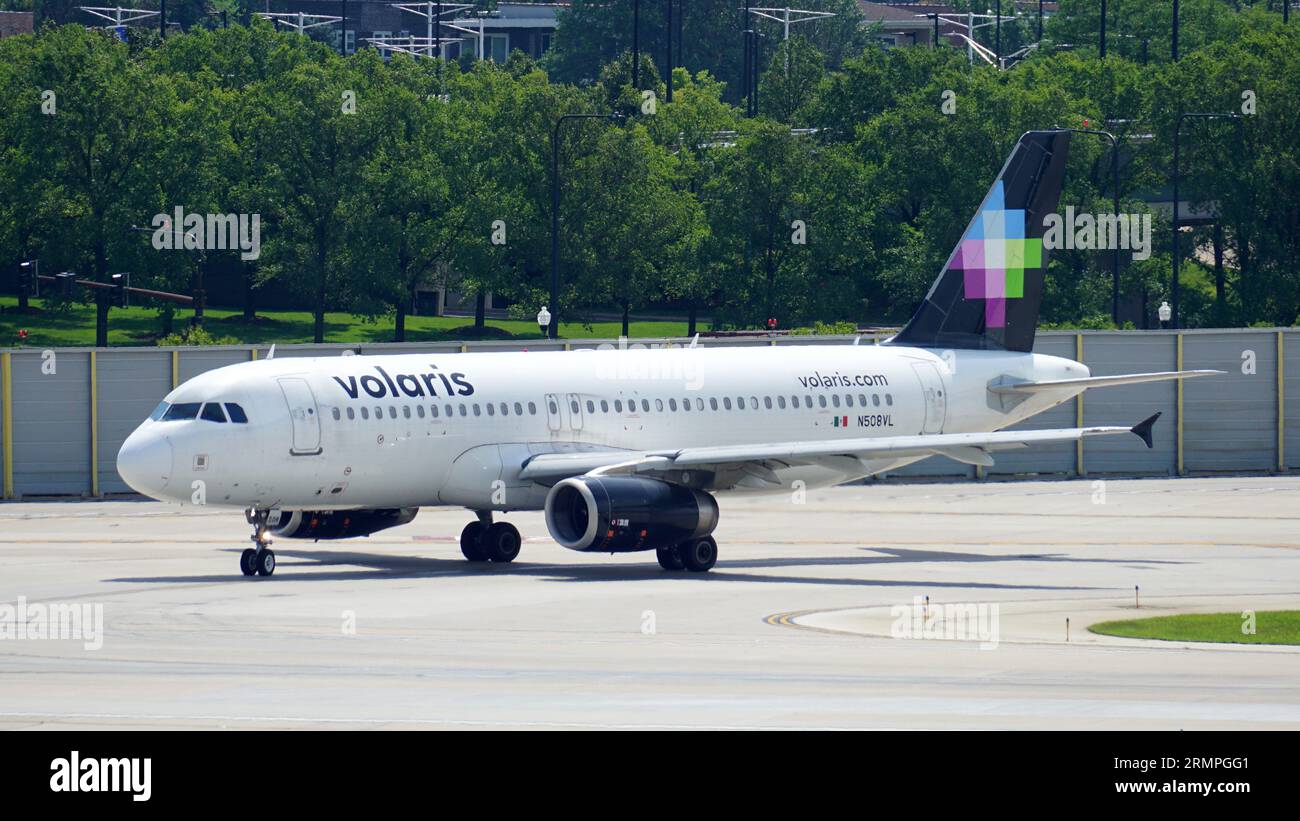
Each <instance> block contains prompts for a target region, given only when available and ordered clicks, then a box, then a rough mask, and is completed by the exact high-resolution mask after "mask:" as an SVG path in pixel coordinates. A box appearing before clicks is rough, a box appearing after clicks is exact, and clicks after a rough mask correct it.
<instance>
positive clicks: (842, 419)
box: [835, 416, 849, 428]
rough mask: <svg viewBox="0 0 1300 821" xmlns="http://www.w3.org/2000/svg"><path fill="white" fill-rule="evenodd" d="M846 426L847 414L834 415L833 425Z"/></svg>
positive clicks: (847, 423)
mask: <svg viewBox="0 0 1300 821" xmlns="http://www.w3.org/2000/svg"><path fill="white" fill-rule="evenodd" d="M848 426H849V417H847V416H837V417H835V427H837V428H847V427H848Z"/></svg>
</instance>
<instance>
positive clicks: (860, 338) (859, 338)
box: [853, 334, 862, 348]
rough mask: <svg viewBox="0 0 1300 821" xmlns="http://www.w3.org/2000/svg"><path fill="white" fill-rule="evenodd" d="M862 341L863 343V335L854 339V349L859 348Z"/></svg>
mask: <svg viewBox="0 0 1300 821" xmlns="http://www.w3.org/2000/svg"><path fill="white" fill-rule="evenodd" d="M861 341H862V334H858V335H857V336H855V337H853V347H855V348H856V347H857V346H858V343H859V342H861Z"/></svg>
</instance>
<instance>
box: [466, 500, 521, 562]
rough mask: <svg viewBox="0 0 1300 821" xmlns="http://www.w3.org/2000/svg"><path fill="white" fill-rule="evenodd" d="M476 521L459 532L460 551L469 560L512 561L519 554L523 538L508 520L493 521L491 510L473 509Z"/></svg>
mask: <svg viewBox="0 0 1300 821" xmlns="http://www.w3.org/2000/svg"><path fill="white" fill-rule="evenodd" d="M475 513H476V514H477V515H478V521H475V522H470V523H469V524H467V525H465V529H464V530H462V531H461V532H460V552H461V553H463V554H465V558H467V559H469V560H470V561H471V562H487V561H493V562H512V561H514V560H515V557H516V556H518V555H519V548H520V547H521V546H522V545H523V539H522V538H520V536H519V530H518V529H517V528H516V527H515V526H514V525H512V524H510V523H509V522H493V521H492V511H490V510H479V511H475Z"/></svg>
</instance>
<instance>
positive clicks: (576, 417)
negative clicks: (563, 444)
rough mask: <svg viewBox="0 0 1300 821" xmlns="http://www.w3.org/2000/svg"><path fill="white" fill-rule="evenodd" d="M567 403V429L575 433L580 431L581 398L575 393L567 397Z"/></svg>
mask: <svg viewBox="0 0 1300 821" xmlns="http://www.w3.org/2000/svg"><path fill="white" fill-rule="evenodd" d="M568 402H569V427H571V428H573V430H575V431H580V430H582V397H580V396H578V395H577V394H576V393H571V394H569V396H568Z"/></svg>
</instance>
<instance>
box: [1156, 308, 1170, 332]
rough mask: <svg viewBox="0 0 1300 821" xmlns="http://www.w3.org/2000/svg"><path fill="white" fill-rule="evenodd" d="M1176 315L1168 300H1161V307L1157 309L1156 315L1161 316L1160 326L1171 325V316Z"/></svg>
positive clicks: (1166, 326)
mask: <svg viewBox="0 0 1300 821" xmlns="http://www.w3.org/2000/svg"><path fill="white" fill-rule="evenodd" d="M1173 315H1174V311H1173V309H1172V308H1170V307H1169V303H1168V302H1161V303H1160V307H1159V308H1158V309H1156V316H1158V317H1160V327H1161V328H1168V327H1169V318H1170V317H1172V316H1173Z"/></svg>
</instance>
